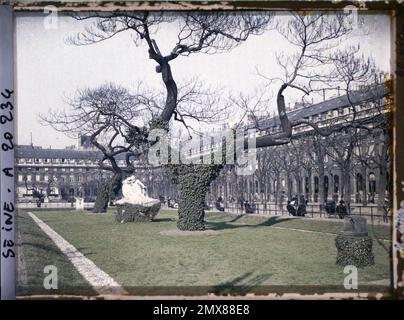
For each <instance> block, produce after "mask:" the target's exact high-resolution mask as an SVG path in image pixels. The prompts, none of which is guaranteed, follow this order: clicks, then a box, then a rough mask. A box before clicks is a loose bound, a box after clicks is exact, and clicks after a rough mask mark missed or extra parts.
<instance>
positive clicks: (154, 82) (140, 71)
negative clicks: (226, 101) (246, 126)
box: [16, 14, 390, 148]
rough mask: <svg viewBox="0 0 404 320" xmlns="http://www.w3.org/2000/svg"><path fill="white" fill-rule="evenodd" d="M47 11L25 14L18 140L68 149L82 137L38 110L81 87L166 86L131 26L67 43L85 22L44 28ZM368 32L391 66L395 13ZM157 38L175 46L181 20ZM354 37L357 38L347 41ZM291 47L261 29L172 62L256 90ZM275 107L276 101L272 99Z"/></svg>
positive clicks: (373, 50)
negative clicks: (46, 120)
mask: <svg viewBox="0 0 404 320" xmlns="http://www.w3.org/2000/svg"><path fill="white" fill-rule="evenodd" d="M44 17H45V15H44V14H35V15H34V14H30V15H27V14H19V15H18V16H17V30H16V38H17V47H16V48H17V52H16V57H17V103H18V143H19V144H29V143H30V133H31V132H32V136H33V142H34V145H40V146H43V147H49V146H52V148H64V147H65V146H67V145H71V144H75V143H76V141H75V140H72V139H69V138H67V137H66V136H65V135H64V134H62V133H58V132H56V131H55V130H53V129H52V128H50V127H43V126H41V125H40V124H39V123H38V114H39V113H46V112H47V111H48V110H49V109H59V108H64V107H65V106H66V105H65V102H64V97H66V96H71V95H72V94H74V92H75V91H76V89H78V88H83V87H96V86H98V85H101V84H103V83H105V82H111V81H112V82H116V83H118V84H120V85H123V86H125V87H127V88H129V89H130V88H133V87H135V86H136V84H137V83H138V82H139V81H142V82H144V83H145V84H147V85H148V86H151V87H155V88H161V85H162V83H161V79H160V75H159V74H157V73H156V72H155V71H154V70H155V69H154V68H155V63H154V62H153V61H151V60H150V59H148V54H147V48H146V47H144V46H141V47H136V46H135V44H134V43H133V41H132V39H131V36H130V34H129V33H121V34H120V35H118V36H116V37H114V38H112V39H110V40H108V41H104V42H101V43H99V44H95V45H91V46H81V47H76V46H73V45H69V44H66V42H65V41H66V38H67V37H68V36H70V35H74V34H76V33H77V32H79V31H82V30H83V26H84V23H83V22H77V21H75V20H74V19H72V18H70V17H59V19H58V28H57V29H46V28H45V27H44V19H43V18H44ZM365 26H366V27H367V28H368V29H369V34H368V35H367V36H361V37H354V38H352V39H351V40H350V42H351V43H355V44H356V43H360V47H361V51H362V52H363V54H364V55H365V56H369V55H372V56H373V57H374V59H375V62H376V65H377V66H378V67H379V68H380V69H381V70H383V71H386V72H389V70H390V19H389V17H388V16H382V15H368V16H366V17H365ZM156 40H157V42H158V43H159V46H160V49H161V51H162V52H163V53H164V52H165V53H167V52H169V49H170V48H172V47H173V44H174V43H175V40H176V25H175V24H167V25H165V26H163V27H162V28H161V29H160V31H159V33H158V35H157V36H156ZM347 44H349V43H347ZM290 49H291V47H290V45H288V44H287V43H286V41H285V40H284V38H283V37H282V36H280V35H279V34H278V33H277V32H276V31H269V32H266V33H265V34H263V35H261V36H253V37H251V38H249V39H248V40H247V41H246V42H245V43H243V44H241V45H240V46H239V47H237V48H235V49H233V50H232V51H230V52H227V53H222V54H216V55H206V54H193V55H191V56H189V57H178V58H177V59H175V60H173V61H172V63H171V64H172V71H173V74H174V77H175V78H176V79H177V80H178V82H179V83H180V82H183V81H186V80H189V79H190V78H192V77H195V76H198V77H199V79H201V80H203V81H204V82H205V83H206V84H208V85H210V86H215V85H218V86H221V87H224V88H225V89H224V94H226V93H227V92H232V93H233V94H237V93H238V92H243V93H244V94H252V93H253V92H254V89H255V88H257V87H258V86H262V85H264V84H265V81H264V79H263V78H262V77H259V76H257V74H256V68H259V70H260V72H262V73H264V74H266V75H268V76H269V77H274V76H278V75H280V68H279V67H277V66H276V63H275V52H276V51H278V52H280V51H285V52H288V50H290ZM270 109H274V106H272V105H271V106H270Z"/></svg>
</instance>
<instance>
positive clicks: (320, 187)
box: [318, 165, 326, 211]
mask: <svg viewBox="0 0 404 320" xmlns="http://www.w3.org/2000/svg"><path fill="white" fill-rule="evenodd" d="M324 176H325V174H324V165H320V166H319V169H318V202H319V204H320V211H322V210H323V209H324V202H325V200H326V199H324Z"/></svg>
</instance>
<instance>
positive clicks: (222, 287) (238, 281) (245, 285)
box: [213, 272, 271, 295]
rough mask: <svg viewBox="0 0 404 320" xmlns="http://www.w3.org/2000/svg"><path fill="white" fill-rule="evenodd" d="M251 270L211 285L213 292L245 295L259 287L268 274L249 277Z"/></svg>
mask: <svg viewBox="0 0 404 320" xmlns="http://www.w3.org/2000/svg"><path fill="white" fill-rule="evenodd" d="M251 275H252V272H246V273H244V274H243V275H241V276H239V277H236V278H234V279H233V280H230V281H226V282H223V283H221V284H219V285H217V286H214V287H213V293H214V294H217V295H246V294H248V293H250V292H253V291H254V289H256V288H257V287H260V286H261V285H262V284H263V282H264V281H265V280H267V279H268V278H269V277H270V276H271V275H270V274H260V275H256V276H254V277H251Z"/></svg>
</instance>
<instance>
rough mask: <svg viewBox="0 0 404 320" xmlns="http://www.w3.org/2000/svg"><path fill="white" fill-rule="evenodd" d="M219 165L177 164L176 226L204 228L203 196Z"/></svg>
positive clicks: (193, 228) (183, 229)
mask: <svg viewBox="0 0 404 320" xmlns="http://www.w3.org/2000/svg"><path fill="white" fill-rule="evenodd" d="M220 169H221V167H220V166H217V165H185V164H181V165H178V168H177V175H178V176H177V182H178V191H179V201H178V220H177V228H178V229H179V230H182V231H203V230H205V220H204V218H205V212H204V203H205V196H206V192H207V191H208V188H209V186H210V183H211V182H212V181H213V180H214V179H215V178H216V177H217V175H218V174H219V172H220Z"/></svg>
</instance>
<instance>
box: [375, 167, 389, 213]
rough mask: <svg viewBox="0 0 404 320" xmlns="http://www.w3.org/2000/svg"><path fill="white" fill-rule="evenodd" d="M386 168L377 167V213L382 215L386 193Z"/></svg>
mask: <svg viewBox="0 0 404 320" xmlns="http://www.w3.org/2000/svg"><path fill="white" fill-rule="evenodd" d="M386 169H387V168H380V169H379V181H378V185H377V186H376V188H377V195H378V198H377V214H378V215H380V216H383V215H384V213H385V211H384V210H385V208H384V206H385V203H384V200H385V194H386V186H387V170H386Z"/></svg>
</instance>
